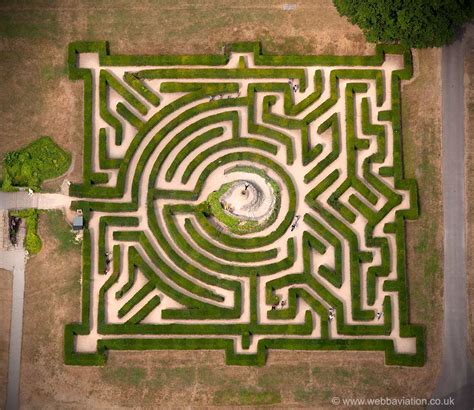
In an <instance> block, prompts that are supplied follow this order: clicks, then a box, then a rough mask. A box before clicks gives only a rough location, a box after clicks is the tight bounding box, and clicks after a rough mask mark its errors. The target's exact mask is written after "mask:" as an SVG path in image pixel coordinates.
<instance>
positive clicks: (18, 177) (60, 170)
mask: <svg viewBox="0 0 474 410" xmlns="http://www.w3.org/2000/svg"><path fill="white" fill-rule="evenodd" d="M70 165H71V154H69V153H68V152H66V151H64V150H63V149H62V148H61V147H59V146H58V145H57V144H56V143H55V142H54V141H53V140H52V139H51V138H50V137H40V138H39V139H37V140H36V141H34V142H33V143H31V144H30V145H27V146H26V147H24V148H22V149H20V150H18V151H11V152H7V153H6V154H5V157H4V158H3V183H2V190H3V191H12V190H15V188H16V187H31V188H32V189H34V190H37V191H38V190H39V189H40V187H41V184H42V183H43V181H45V180H47V179H52V178H57V177H60V176H61V175H62V174H64V173H65V172H66V171H67V170H68V169H69V166H70Z"/></svg>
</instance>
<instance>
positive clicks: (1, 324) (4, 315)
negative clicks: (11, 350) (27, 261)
mask: <svg viewBox="0 0 474 410" xmlns="http://www.w3.org/2000/svg"><path fill="white" fill-rule="evenodd" d="M12 286H13V275H12V273H11V272H10V271H7V270H4V269H0V408H3V405H4V403H5V402H6V400H7V374H8V346H9V345H10V320H11V319H10V318H11V310H12Z"/></svg>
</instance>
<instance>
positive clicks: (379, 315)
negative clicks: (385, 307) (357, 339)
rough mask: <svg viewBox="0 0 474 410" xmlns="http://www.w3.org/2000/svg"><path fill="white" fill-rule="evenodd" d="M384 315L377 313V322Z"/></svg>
mask: <svg viewBox="0 0 474 410" xmlns="http://www.w3.org/2000/svg"><path fill="white" fill-rule="evenodd" d="M382 315H383V312H377V320H379V319H380V318H381V317H382Z"/></svg>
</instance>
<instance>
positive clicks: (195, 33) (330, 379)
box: [0, 0, 443, 408]
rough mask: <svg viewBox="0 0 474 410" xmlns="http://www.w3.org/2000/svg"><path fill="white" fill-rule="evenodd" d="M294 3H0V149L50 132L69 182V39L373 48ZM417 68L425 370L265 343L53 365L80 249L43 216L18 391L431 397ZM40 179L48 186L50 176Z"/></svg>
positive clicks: (65, 402)
mask: <svg viewBox="0 0 474 410" xmlns="http://www.w3.org/2000/svg"><path fill="white" fill-rule="evenodd" d="M297 5H298V7H297V9H296V10H294V11H292V12H285V11H283V10H282V3H274V2H270V1H261V2H255V1H249V0H247V1H234V0H231V1H227V2H225V4H222V2H218V1H215V0H212V1H205V2H199V3H196V2H195V3H193V2H187V3H184V2H176V1H169V0H166V1H160V2H159V5H158V4H157V2H155V1H152V0H149V1H142V2H140V3H139V4H138V3H137V4H135V3H133V4H130V2H125V1H122V0H121V1H115V2H113V6H112V5H111V3H110V4H109V3H102V4H101V5H100V6H97V5H96V2H95V1H92V0H90V1H85V0H82V1H74V2H73V1H67V2H61V3H47V4H45V2H43V1H30V2H28V3H20V4H12V3H9V4H7V3H3V4H2V5H1V6H0V32H1V33H2V36H1V37H2V39H1V41H0V59H1V63H0V80H1V81H3V82H4V84H8V87H4V90H3V92H2V93H1V94H0V104H1V105H2V107H4V108H3V109H2V110H1V112H0V120H1V123H2V124H3V126H2V129H1V130H0V154H1V153H4V152H6V151H10V150H14V149H17V148H19V147H20V146H22V145H25V144H27V143H29V142H31V141H32V140H34V139H35V138H37V137H38V136H39V135H50V136H51V137H53V138H54V140H55V141H56V142H57V143H58V144H60V145H61V146H62V147H63V148H65V149H68V150H69V151H71V152H72V153H73V161H74V166H73V168H72V170H71V171H70V173H69V175H68V178H69V179H71V180H73V181H79V180H80V177H81V168H82V166H81V161H82V159H81V156H82V118H83V111H82V104H83V98H82V83H80V82H73V81H69V80H68V79H67V77H66V74H65V71H64V65H65V58H66V49H67V44H68V43H69V42H70V41H74V40H88V39H89V40H97V39H103V40H109V41H110V42H111V52H112V53H124V54H126V53H128V54H159V53H163V54H192V53H199V54H204V53H221V52H222V46H223V45H224V44H225V43H231V42H235V41H242V40H259V39H260V40H262V42H263V47H264V49H265V50H266V51H268V52H272V53H279V54H301V53H307V54H371V53H372V52H373V50H374V45H371V44H367V43H366V42H365V41H364V38H363V35H362V33H361V31H360V30H359V29H358V28H357V27H355V26H352V25H351V24H349V23H348V22H347V21H346V20H345V19H343V18H340V17H339V16H338V15H337V12H336V10H335V9H334V7H333V6H332V2H331V1H330V0H324V1H323V0H316V1H315V0H305V1H299V2H298V3H297ZM415 63H416V70H417V75H418V76H417V78H416V79H415V80H413V81H412V82H410V83H409V84H407V85H405V86H404V89H403V123H404V152H405V162H406V168H407V172H406V173H407V176H408V177H414V176H416V178H417V179H418V183H419V188H420V202H421V212H422V214H421V217H420V219H419V220H417V221H415V222H410V223H408V227H407V239H408V249H407V255H408V262H407V268H408V280H409V287H410V291H411V301H412V302H411V308H412V309H411V320H412V321H413V322H415V323H424V324H425V325H426V326H427V352H428V353H427V354H428V362H427V365H426V366H425V367H423V368H417V369H410V368H394V367H386V366H384V365H383V360H384V358H383V354H381V353H343V352H286V351H285V352H271V353H270V354H269V358H268V363H267V365H266V366H265V367H264V368H248V367H235V366H225V365H224V354H223V352H174V351H171V352H112V353H111V354H110V356H109V361H108V363H107V366H106V367H104V368H94V367H70V366H65V365H64V362H63V331H64V325H65V324H66V323H69V322H73V321H77V320H79V313H80V303H79V301H80V285H79V280H80V252H79V250H78V249H75V248H71V249H67V250H63V249H61V245H60V240H59V239H57V238H58V236H57V235H55V233H54V232H53V231H54V230H53V229H52V227H51V223H50V222H48V218H47V217H46V216H45V215H41V217H40V235H41V237H42V238H43V241H44V248H43V250H42V251H41V253H40V254H39V255H37V256H35V257H34V258H32V259H31V260H30V262H29V263H28V265H27V273H26V290H25V316H24V317H25V322H24V340H25V342H24V344H23V357H22V385H21V402H22V404H23V405H24V406H31V407H51V406H57V407H70V408H79V407H80V408H83V407H95V408H97V407H110V406H112V405H115V406H126V407H136V406H141V407H156V406H164V407H173V406H178V405H179V406H180V407H183V406H188V405H191V404H192V405H195V406H213V405H216V406H217V405H225V404H227V405H231V404H235V405H239V404H240V405H244V404H247V405H273V406H284V407H298V406H311V407H314V406H316V407H318V406H325V407H328V406H330V405H329V400H330V398H331V397H333V396H340V397H343V396H346V397H364V396H365V397H378V396H382V397H402V396H403V397H409V396H416V397H429V396H430V395H431V392H432V390H433V386H434V385H435V382H436V378H437V372H438V370H439V360H440V351H441V350H440V349H441V342H440V338H439V335H440V334H442V333H441V314H442V291H441V289H442V231H443V228H442V210H441V175H440V170H441V161H440V153H441V127H440V85H439V84H440V81H439V78H440V76H439V67H440V56H439V51H437V50H428V51H423V52H416V53H415ZM52 189H55V188H54V187H53V188H52Z"/></svg>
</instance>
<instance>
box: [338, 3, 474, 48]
mask: <svg viewBox="0 0 474 410" xmlns="http://www.w3.org/2000/svg"><path fill="white" fill-rule="evenodd" d="M333 1H334V5H335V6H336V8H337V10H338V12H339V14H340V15H341V16H346V17H348V18H349V20H350V21H351V22H352V23H353V24H357V25H358V26H359V27H360V28H361V29H362V30H363V31H364V34H365V36H366V38H367V40H368V41H371V42H384V43H400V44H402V45H405V46H408V47H414V48H425V47H440V46H443V45H445V44H447V43H450V42H451V41H453V40H454V38H455V36H456V34H457V32H458V30H459V28H460V27H461V26H462V25H463V24H464V23H465V22H467V21H469V20H470V19H471V18H472V17H473V15H474V0H333Z"/></svg>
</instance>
